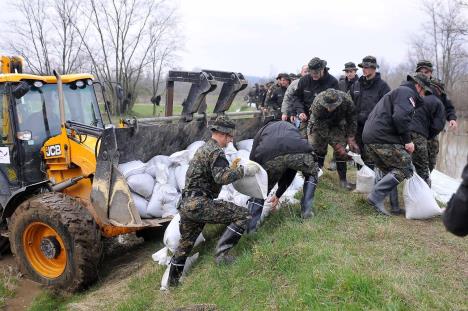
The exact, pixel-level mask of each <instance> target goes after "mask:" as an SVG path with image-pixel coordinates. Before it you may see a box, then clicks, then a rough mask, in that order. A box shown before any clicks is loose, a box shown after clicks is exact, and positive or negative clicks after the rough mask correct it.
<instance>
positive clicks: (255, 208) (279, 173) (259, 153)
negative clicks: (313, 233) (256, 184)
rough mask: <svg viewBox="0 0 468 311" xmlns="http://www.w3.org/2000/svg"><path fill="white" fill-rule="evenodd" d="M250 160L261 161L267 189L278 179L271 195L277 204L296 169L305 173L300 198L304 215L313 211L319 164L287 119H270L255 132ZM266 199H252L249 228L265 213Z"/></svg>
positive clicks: (272, 201)
mask: <svg viewBox="0 0 468 311" xmlns="http://www.w3.org/2000/svg"><path fill="white" fill-rule="evenodd" d="M250 160H252V161H255V162H257V163H259V164H260V165H262V167H263V168H264V169H265V170H266V171H267V173H268V193H269V192H270V191H271V189H273V187H274V186H275V185H276V183H278V189H277V190H276V193H275V195H274V196H273V197H272V199H271V203H272V207H273V208H275V207H276V205H277V204H278V201H279V198H280V197H281V196H282V195H283V193H284V192H285V191H286V189H288V187H289V185H290V184H291V182H292V181H293V179H294V176H295V175H296V172H298V171H299V172H302V174H303V175H304V178H305V181H304V186H303V190H304V195H303V197H302V200H301V217H302V218H310V217H311V216H313V215H314V210H313V199H314V193H315V188H316V186H317V180H318V177H317V173H318V166H317V163H316V162H315V157H314V154H313V153H312V147H311V146H310V145H309V144H308V142H307V140H306V139H304V138H302V136H301V134H300V132H299V130H298V129H297V128H296V127H295V126H294V125H293V124H291V123H289V122H286V121H270V122H268V123H267V124H266V125H265V126H264V127H263V128H261V129H260V131H259V132H258V133H257V135H255V137H254V142H253V146H252V151H251V152H250ZM263 203H264V200H261V199H250V200H249V202H248V209H249V211H250V213H251V215H252V220H251V221H250V223H249V231H253V230H255V228H256V226H257V223H258V221H259V219H260V216H261V215H262V210H263Z"/></svg>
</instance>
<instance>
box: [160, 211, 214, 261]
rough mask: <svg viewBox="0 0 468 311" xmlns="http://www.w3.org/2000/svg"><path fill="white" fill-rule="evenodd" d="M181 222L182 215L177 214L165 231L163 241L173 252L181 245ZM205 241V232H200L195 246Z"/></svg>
mask: <svg viewBox="0 0 468 311" xmlns="http://www.w3.org/2000/svg"><path fill="white" fill-rule="evenodd" d="M179 222H180V215H179V214H176V215H175V216H174V218H172V220H171V222H170V223H169V225H168V226H167V228H166V231H165V232H164V238H163V242H164V245H166V247H167V248H168V249H169V250H170V251H171V253H175V250H176V249H177V246H179V242H180V231H179ZM202 242H205V238H204V237H203V234H201V233H200V235H199V236H198V238H197V240H196V241H195V246H197V245H198V244H200V243H202Z"/></svg>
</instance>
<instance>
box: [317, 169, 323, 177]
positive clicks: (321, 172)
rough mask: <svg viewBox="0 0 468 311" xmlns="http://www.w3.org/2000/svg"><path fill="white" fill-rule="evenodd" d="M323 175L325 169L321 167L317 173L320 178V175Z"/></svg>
mask: <svg viewBox="0 0 468 311" xmlns="http://www.w3.org/2000/svg"><path fill="white" fill-rule="evenodd" d="M322 175H323V170H322V169H321V168H319V171H318V173H317V177H318V178H320V176H322Z"/></svg>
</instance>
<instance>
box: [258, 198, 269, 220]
mask: <svg viewBox="0 0 468 311" xmlns="http://www.w3.org/2000/svg"><path fill="white" fill-rule="evenodd" d="M271 209H272V206H271V202H270V200H269V199H267V200H265V203H264V204H263V210H262V215H260V223H262V222H263V220H264V219H265V218H266V217H268V215H270V213H271Z"/></svg>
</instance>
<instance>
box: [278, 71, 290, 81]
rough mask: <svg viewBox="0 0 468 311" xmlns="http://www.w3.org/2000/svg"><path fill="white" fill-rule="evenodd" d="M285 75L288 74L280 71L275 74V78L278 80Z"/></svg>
mask: <svg viewBox="0 0 468 311" xmlns="http://www.w3.org/2000/svg"><path fill="white" fill-rule="evenodd" d="M287 75H288V74H287V73H285V72H280V73H279V74H278V75H277V76H276V80H279V79H281V78H282V77H284V76H287Z"/></svg>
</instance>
